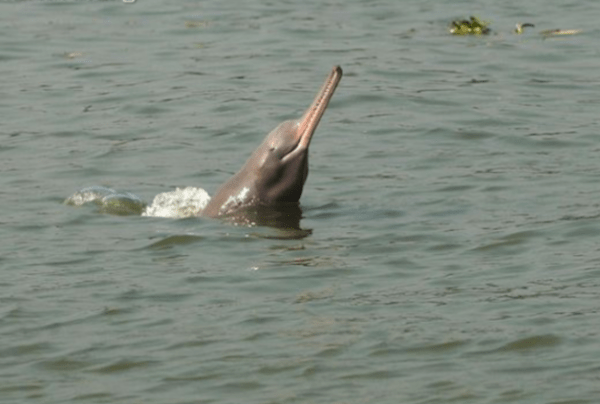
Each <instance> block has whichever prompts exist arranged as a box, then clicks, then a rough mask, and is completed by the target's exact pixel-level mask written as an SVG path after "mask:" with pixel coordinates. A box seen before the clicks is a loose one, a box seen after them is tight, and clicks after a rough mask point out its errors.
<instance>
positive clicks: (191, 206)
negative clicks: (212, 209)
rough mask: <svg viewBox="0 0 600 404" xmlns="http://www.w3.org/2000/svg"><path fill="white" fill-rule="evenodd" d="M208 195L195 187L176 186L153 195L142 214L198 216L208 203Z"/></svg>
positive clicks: (177, 216)
mask: <svg viewBox="0 0 600 404" xmlns="http://www.w3.org/2000/svg"><path fill="white" fill-rule="evenodd" d="M209 201H210V195H208V193H207V192H206V191H205V190H204V189H202V188H195V187H186V188H183V189H180V188H177V189H176V190H175V191H171V192H163V193H161V194H158V195H156V196H155V197H154V200H153V201H152V204H151V205H150V206H148V207H147V208H146V210H145V212H143V213H142V216H152V217H167V218H184V217H193V216H198V215H199V214H200V213H201V212H202V211H203V210H204V208H205V207H206V205H208V202H209Z"/></svg>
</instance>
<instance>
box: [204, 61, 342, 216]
mask: <svg viewBox="0 0 600 404" xmlns="http://www.w3.org/2000/svg"><path fill="white" fill-rule="evenodd" d="M341 78H342V69H341V67H339V66H335V67H334V68H333V70H332V71H331V73H330V74H329V76H328V77H327V80H325V83H324V84H323V87H321V90H320V91H319V92H318V93H317V96H316V98H315V100H314V101H313V103H312V104H311V106H310V107H309V108H308V110H306V112H305V113H304V115H303V116H302V118H300V119H298V120H291V121H285V122H283V123H281V124H280V125H279V126H277V127H276V128H275V129H274V130H273V131H271V133H269V134H268V135H267V138H266V139H265V140H264V141H263V142H262V144H261V145H260V146H258V148H257V149H256V150H255V151H254V153H252V156H250V158H249V159H248V161H247V162H246V164H244V166H243V167H242V168H241V169H240V171H238V172H237V173H236V174H235V175H234V176H233V177H231V178H230V179H229V180H228V181H227V182H226V183H225V184H223V185H222V186H221V188H219V190H218V191H217V193H216V194H215V196H214V197H212V198H211V200H210V202H209V204H208V205H207V206H206V208H205V209H204V210H203V211H202V212H199V214H201V215H202V216H208V217H219V216H229V215H232V214H235V213H236V212H238V211H239V210H240V209H244V208H248V207H256V206H274V205H277V204H279V203H296V204H297V203H298V201H299V200H300V195H302V188H303V187H304V183H305V182H306V177H307V176H308V146H309V145H310V141H311V139H312V136H313V134H314V133H315V129H316V128H317V125H318V124H319V121H320V120H321V117H322V116H323V114H324V113H325V109H326V108H327V105H328V104H329V100H331V97H332V96H333V93H334V91H335V89H336V87H337V85H338V83H339V82H340V80H341Z"/></svg>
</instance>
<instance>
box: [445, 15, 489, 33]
mask: <svg viewBox="0 0 600 404" xmlns="http://www.w3.org/2000/svg"><path fill="white" fill-rule="evenodd" d="M489 25H490V23H489V22H487V21H481V20H480V19H479V18H477V17H475V16H471V18H469V19H468V20H454V21H452V23H451V24H450V33H451V34H452V35H487V34H489V33H490V32H491V30H490V28H489V27H488V26H489Z"/></svg>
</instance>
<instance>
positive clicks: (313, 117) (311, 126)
mask: <svg viewBox="0 0 600 404" xmlns="http://www.w3.org/2000/svg"><path fill="white" fill-rule="evenodd" d="M341 79H342V68H341V67H339V66H335V67H334V68H333V70H332V71H331V73H329V76H328V77H327V80H325V83H324V84H323V87H321V89H320V90H319V92H318V93H317V96H316V97H315V100H314V101H313V103H312V104H311V106H310V107H309V108H308V109H307V110H306V112H305V113H304V115H303V116H302V118H301V119H300V120H299V121H298V136H299V142H298V146H297V148H300V149H302V148H304V149H306V148H308V145H309V144H310V140H311V139H312V135H313V134H314V133H315V129H317V125H318V124H319V121H321V117H322V116H323V114H324V113H325V109H326V108H327V105H328V104H329V100H330V99H331V97H332V96H333V92H334V91H335V89H336V87H337V85H338V83H339V82H340V80H341Z"/></svg>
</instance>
